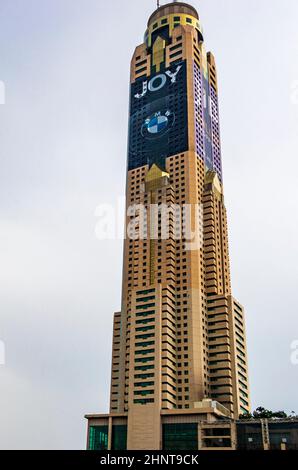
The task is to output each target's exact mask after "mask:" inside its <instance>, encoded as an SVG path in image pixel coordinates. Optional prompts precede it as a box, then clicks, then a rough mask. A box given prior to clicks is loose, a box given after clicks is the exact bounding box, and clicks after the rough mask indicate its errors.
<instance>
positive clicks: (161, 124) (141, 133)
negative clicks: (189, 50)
mask: <svg viewBox="0 0 298 470" xmlns="http://www.w3.org/2000/svg"><path fill="white" fill-rule="evenodd" d="M187 149H188V126H187V82H186V63H185V61H182V62H180V63H176V64H175V65H173V66H171V67H170V68H168V69H165V70H164V71H162V72H160V73H158V74H154V75H151V76H150V77H147V78H145V79H143V80H137V81H136V82H135V83H133V84H132V85H131V96H130V123H129V146H128V170H132V169H134V168H138V167H141V166H144V165H147V164H148V165H149V166H151V165H152V164H153V163H156V164H157V165H159V166H160V168H161V169H165V159H166V158H167V157H169V156H170V155H175V154H178V153H181V152H185V151H186V150H187Z"/></svg>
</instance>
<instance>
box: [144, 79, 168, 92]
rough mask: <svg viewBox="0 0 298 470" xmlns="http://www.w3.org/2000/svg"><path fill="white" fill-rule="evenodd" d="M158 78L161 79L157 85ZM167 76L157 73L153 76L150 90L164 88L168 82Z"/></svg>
mask: <svg viewBox="0 0 298 470" xmlns="http://www.w3.org/2000/svg"><path fill="white" fill-rule="evenodd" d="M156 80H161V82H160V84H159V85H157V86H155V85H154V84H155V83H156ZM166 81H167V77H166V76H165V75H156V77H154V78H152V79H151V80H150V82H149V86H148V88H149V91H158V90H160V89H161V88H163V87H164V86H165V84H166Z"/></svg>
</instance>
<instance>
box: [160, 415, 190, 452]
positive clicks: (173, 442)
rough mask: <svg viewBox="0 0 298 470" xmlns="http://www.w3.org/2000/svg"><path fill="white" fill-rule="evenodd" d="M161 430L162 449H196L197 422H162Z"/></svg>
mask: <svg viewBox="0 0 298 470" xmlns="http://www.w3.org/2000/svg"><path fill="white" fill-rule="evenodd" d="M178 407H179V406H178ZM162 431H163V450H198V424H197V423H179V424H164V425H163V430H162Z"/></svg>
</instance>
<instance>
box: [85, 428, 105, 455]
mask: <svg viewBox="0 0 298 470" xmlns="http://www.w3.org/2000/svg"><path fill="white" fill-rule="evenodd" d="M108 432H109V431H108V426H90V429H89V450H107V449H108Z"/></svg>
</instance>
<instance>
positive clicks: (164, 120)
mask: <svg viewBox="0 0 298 470" xmlns="http://www.w3.org/2000/svg"><path fill="white" fill-rule="evenodd" d="M173 123H174V115H173V113H171V111H169V110H167V111H165V112H164V113H163V112H161V111H158V112H157V113H154V114H152V116H149V117H148V118H147V119H146V120H145V122H144V124H143V126H142V131H141V132H142V135H143V136H144V137H146V138H147V139H155V138H159V137H161V136H162V135H164V134H165V133H166V132H168V131H169V129H170V127H172V125H173Z"/></svg>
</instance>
